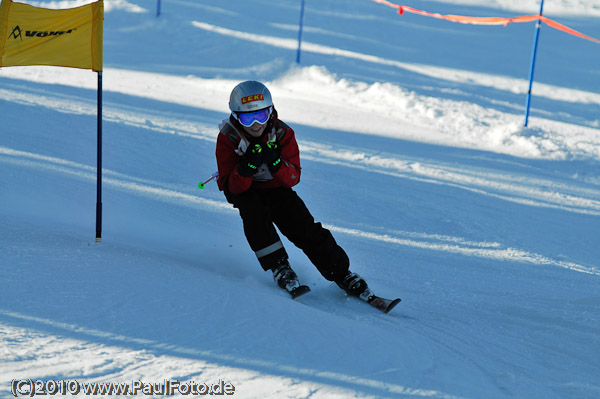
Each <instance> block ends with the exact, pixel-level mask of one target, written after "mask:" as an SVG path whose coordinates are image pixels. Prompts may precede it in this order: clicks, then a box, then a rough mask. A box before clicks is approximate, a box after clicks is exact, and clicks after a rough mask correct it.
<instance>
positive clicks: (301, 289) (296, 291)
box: [286, 285, 310, 299]
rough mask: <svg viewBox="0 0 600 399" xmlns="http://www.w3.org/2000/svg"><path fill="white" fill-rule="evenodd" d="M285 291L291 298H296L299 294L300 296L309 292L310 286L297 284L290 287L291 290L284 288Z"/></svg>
mask: <svg viewBox="0 0 600 399" xmlns="http://www.w3.org/2000/svg"><path fill="white" fill-rule="evenodd" d="M286 291H287V292H289V294H290V295H291V296H292V299H296V298H298V297H299V296H302V295H304V294H306V293H309V292H310V287H309V286H308V285H299V286H298V287H296V288H292V289H291V290H288V289H286Z"/></svg>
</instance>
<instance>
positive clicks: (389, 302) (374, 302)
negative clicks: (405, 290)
mask: <svg viewBox="0 0 600 399" xmlns="http://www.w3.org/2000/svg"><path fill="white" fill-rule="evenodd" d="M335 283H336V284H337V285H338V286H339V287H340V288H341V289H343V290H344V291H346V294H348V295H351V296H356V297H358V298H359V299H361V300H363V301H365V302H367V303H368V304H369V305H371V306H373V307H375V308H377V309H379V310H381V311H382V312H384V313H389V311H390V310H392V309H394V307H395V306H396V305H397V304H399V303H400V298H396V299H386V298H382V297H379V296H377V295H375V294H373V292H371V290H370V289H369V287H368V286H367V282H366V281H365V280H364V279H363V278H362V277H360V276H359V275H358V274H356V273H352V272H351V271H350V270H348V272H347V273H346V275H345V276H343V277H341V278H339V279H336V280H335Z"/></svg>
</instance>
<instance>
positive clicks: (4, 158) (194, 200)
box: [0, 146, 600, 275]
mask: <svg viewBox="0 0 600 399" xmlns="http://www.w3.org/2000/svg"><path fill="white" fill-rule="evenodd" d="M318 159H322V157H319V158H318ZM0 162H3V163H7V164H12V165H15V166H20V167H26V168H36V169H39V170H43V171H53V172H56V173H60V174H64V175H68V176H72V177H75V178H80V179H85V180H88V181H90V182H94V181H95V180H96V173H95V168H93V167H91V166H87V165H82V164H79V163H76V162H71V161H67V160H63V159H59V158H55V157H49V156H44V155H40V154H33V153H28V152H24V151H17V150H13V149H9V148H6V147H2V146H0ZM104 174H105V177H104V178H103V183H104V184H106V185H108V186H111V187H114V188H115V189H118V190H122V191H126V192H129V193H134V194H136V195H142V196H145V197H149V198H153V199H156V200H159V201H163V202H169V203H172V204H175V205H179V206H190V207H195V208H199V209H203V210H209V211H218V212H222V213H230V214H235V213H236V211H235V210H234V209H233V208H232V207H231V206H230V205H229V204H227V203H226V202H224V201H223V202H219V201H214V200H210V199H206V198H202V197H199V196H197V195H193V194H189V193H183V192H180V191H176V190H174V189H171V188H167V184H165V183H161V182H156V181H150V180H147V179H139V178H135V177H132V176H126V175H123V174H121V173H116V172H113V171H111V170H107V169H104ZM435 183H437V182H435ZM444 184H447V183H444ZM518 186H519V187H521V184H519V185H518ZM515 187H516V186H515ZM478 191H481V190H478ZM552 196H554V195H552ZM501 197H503V198H508V196H506V195H503V196H501ZM559 197H561V196H559ZM517 202H518V201H517ZM578 202H582V203H583V202H586V201H578ZM526 203H527V204H528V205H531V206H549V205H547V204H544V203H537V204H536V202H535V201H526ZM555 207H556V208H559V209H565V210H570V208H569V207H566V206H555ZM573 211H575V212H581V210H580V209H579V208H577V209H574V210H573ZM584 213H588V212H584ZM589 213H591V214H596V215H598V214H599V213H594V212H589ZM326 227H327V228H328V229H330V230H333V231H336V232H339V233H343V234H348V235H352V236H355V237H359V238H363V239H369V240H376V241H380V242H384V243H391V244H396V245H403V246H409V247H414V248H422V249H428V250H435V251H442V252H448V253H456V254H461V255H465V256H476V257H482V258H487V259H496V260H505V261H516V262H523V263H530V264H534V265H550V266H558V267H561V268H565V269H570V270H575V271H578V272H583V273H589V274H595V275H600V270H599V269H598V268H597V267H594V266H591V267H588V266H583V265H579V264H577V263H573V262H564V261H557V260H553V259H550V258H547V257H545V256H543V255H540V254H534V253H530V252H527V251H522V250H519V249H515V248H503V245H502V244H500V243H487V242H475V243H473V242H469V241H467V240H465V239H463V238H461V237H444V236H435V235H429V236H426V237H424V238H427V240H422V241H418V240H416V239H415V238H416V237H418V236H419V235H418V234H417V233H411V232H404V233H403V234H402V235H403V236H404V237H403V236H394V235H393V234H378V233H374V232H366V231H361V230H357V229H351V228H345V227H340V226H334V225H327V226H326ZM432 241H433V242H432ZM436 241H437V242H436ZM448 241H451V242H452V244H449V243H448Z"/></svg>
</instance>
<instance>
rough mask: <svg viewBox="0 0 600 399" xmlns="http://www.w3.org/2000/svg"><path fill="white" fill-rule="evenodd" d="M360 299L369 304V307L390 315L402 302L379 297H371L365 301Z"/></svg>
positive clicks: (397, 299) (398, 299)
mask: <svg viewBox="0 0 600 399" xmlns="http://www.w3.org/2000/svg"><path fill="white" fill-rule="evenodd" d="M360 299H362V300H363V301H365V302H367V303H368V304H369V305H371V306H373V307H374V308H377V309H379V310H381V311H382V312H383V313H385V314H388V313H389V312H390V311H391V310H392V309H394V307H396V305H397V304H399V303H400V301H401V299H400V298H396V299H386V298H382V297H379V296H377V295H371V296H370V297H368V298H365V299H363V298H362V297H360Z"/></svg>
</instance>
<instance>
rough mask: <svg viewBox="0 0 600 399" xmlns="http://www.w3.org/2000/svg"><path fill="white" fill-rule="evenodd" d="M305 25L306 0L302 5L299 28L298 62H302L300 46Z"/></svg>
mask: <svg viewBox="0 0 600 399" xmlns="http://www.w3.org/2000/svg"><path fill="white" fill-rule="evenodd" d="M303 25H304V0H302V5H301V6H300V27H299V29H298V52H297V53H296V63H298V64H299V63H300V46H301V45H302V27H303Z"/></svg>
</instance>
